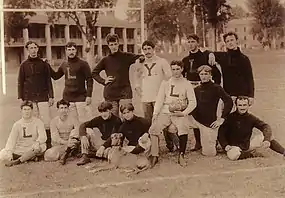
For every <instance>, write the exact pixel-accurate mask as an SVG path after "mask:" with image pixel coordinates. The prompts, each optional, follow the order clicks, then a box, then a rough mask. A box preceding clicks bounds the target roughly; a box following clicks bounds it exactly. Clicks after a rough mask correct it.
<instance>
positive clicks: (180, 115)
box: [171, 111, 185, 117]
mask: <svg viewBox="0 0 285 198" xmlns="http://www.w3.org/2000/svg"><path fill="white" fill-rule="evenodd" d="M171 115H172V116H176V117H184V116H185V115H184V113H183V112H182V111H175V112H174V113H171Z"/></svg>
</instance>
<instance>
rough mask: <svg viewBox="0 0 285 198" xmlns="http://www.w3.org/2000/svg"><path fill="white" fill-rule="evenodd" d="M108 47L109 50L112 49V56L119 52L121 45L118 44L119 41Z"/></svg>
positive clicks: (111, 43) (109, 44)
mask: <svg viewBox="0 0 285 198" xmlns="http://www.w3.org/2000/svg"><path fill="white" fill-rule="evenodd" d="M108 47H109V49H110V51H111V53H112V54H113V53H116V52H117V51H118V50H119V43H118V41H116V42H109V43H108Z"/></svg>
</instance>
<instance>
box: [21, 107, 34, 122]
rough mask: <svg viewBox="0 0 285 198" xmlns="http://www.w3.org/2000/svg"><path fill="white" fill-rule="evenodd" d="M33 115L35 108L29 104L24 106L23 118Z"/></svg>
mask: <svg viewBox="0 0 285 198" xmlns="http://www.w3.org/2000/svg"><path fill="white" fill-rule="evenodd" d="M32 116H33V109H32V108H31V107H29V106H23V107H22V118H24V119H29V118H31V117H32Z"/></svg>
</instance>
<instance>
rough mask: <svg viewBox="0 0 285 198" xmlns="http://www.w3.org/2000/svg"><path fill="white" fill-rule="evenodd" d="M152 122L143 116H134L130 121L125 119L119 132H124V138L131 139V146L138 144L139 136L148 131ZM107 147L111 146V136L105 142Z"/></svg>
mask: <svg viewBox="0 0 285 198" xmlns="http://www.w3.org/2000/svg"><path fill="white" fill-rule="evenodd" d="M150 125H151V123H150V122H149V121H148V120H147V119H145V118H142V117H138V116H134V118H133V119H132V120H130V121H128V120H125V121H124V122H123V124H122V125H121V127H120V128H119V130H118V132H119V133H122V134H123V138H122V140H124V139H125V138H126V139H127V140H128V141H129V143H128V145H129V146H136V145H137V144H138V140H139V138H140V137H141V136H142V135H143V134H144V133H148V130H149V128H150ZM104 146H105V148H107V147H110V146H111V139H110V138H109V139H108V140H107V141H106V142H105V144H104Z"/></svg>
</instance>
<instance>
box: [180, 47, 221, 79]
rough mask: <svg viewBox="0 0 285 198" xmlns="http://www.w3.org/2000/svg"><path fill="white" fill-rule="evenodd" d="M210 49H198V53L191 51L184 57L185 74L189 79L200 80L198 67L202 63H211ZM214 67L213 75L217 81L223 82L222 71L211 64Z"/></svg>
mask: <svg viewBox="0 0 285 198" xmlns="http://www.w3.org/2000/svg"><path fill="white" fill-rule="evenodd" d="M209 54H210V51H204V52H202V51H201V50H198V52H196V53H191V52H189V55H188V56H186V57H184V58H183V59H182V62H183V65H184V70H183V72H182V74H183V76H184V77H185V78H187V80H189V81H200V77H199V74H198V72H197V69H198V68H199V67H200V66H202V65H209V63H208V60H209ZM210 67H211V68H212V76H213V80H214V82H215V83H217V84H220V83H221V73H220V71H219V70H218V68H217V67H216V66H210Z"/></svg>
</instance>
